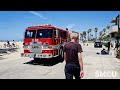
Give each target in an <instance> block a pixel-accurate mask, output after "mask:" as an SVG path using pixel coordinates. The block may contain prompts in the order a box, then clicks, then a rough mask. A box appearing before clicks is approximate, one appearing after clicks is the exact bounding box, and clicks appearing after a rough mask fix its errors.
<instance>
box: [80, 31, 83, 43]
mask: <svg viewBox="0 0 120 90" xmlns="http://www.w3.org/2000/svg"><path fill="white" fill-rule="evenodd" d="M80 38H81V40H82V41H83V33H80Z"/></svg>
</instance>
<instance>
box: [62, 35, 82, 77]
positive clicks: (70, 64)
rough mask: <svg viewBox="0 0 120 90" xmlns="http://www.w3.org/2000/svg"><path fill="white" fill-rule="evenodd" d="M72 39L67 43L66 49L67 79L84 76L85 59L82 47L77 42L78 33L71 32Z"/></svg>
mask: <svg viewBox="0 0 120 90" xmlns="http://www.w3.org/2000/svg"><path fill="white" fill-rule="evenodd" d="M70 39H71V41H70V42H68V43H66V44H65V46H64V48H63V51H64V61H65V62H66V64H65V69H64V71H65V77H66V79H73V77H75V79H81V78H83V76H84V71H83V61H82V52H83V51H82V47H81V45H80V44H79V43H78V42H77V39H78V34H77V33H71V34H70Z"/></svg>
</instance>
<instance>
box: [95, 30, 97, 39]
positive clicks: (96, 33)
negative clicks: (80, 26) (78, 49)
mask: <svg viewBox="0 0 120 90" xmlns="http://www.w3.org/2000/svg"><path fill="white" fill-rule="evenodd" d="M97 31H98V28H95V38H96V40H97Z"/></svg>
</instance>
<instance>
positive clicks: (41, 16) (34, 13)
mask: <svg viewBox="0 0 120 90" xmlns="http://www.w3.org/2000/svg"><path fill="white" fill-rule="evenodd" d="M29 12H30V13H32V14H33V15H36V16H38V17H40V18H42V19H44V20H46V19H47V18H45V17H44V16H43V15H42V14H40V13H37V12H35V11H29Z"/></svg>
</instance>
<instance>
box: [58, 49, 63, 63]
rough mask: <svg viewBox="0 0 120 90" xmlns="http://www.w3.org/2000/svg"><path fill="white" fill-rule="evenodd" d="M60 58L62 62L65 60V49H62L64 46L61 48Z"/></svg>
mask: <svg viewBox="0 0 120 90" xmlns="http://www.w3.org/2000/svg"><path fill="white" fill-rule="evenodd" d="M59 60H60V62H63V61H64V53H63V49H62V48H61V49H60V56H59Z"/></svg>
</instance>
